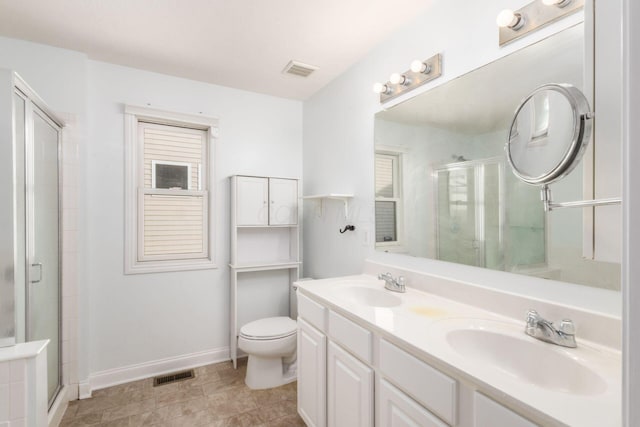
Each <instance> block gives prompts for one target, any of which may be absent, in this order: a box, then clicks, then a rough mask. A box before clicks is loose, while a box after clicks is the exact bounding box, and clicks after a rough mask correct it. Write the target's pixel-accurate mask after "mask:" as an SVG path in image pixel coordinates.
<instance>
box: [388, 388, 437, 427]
mask: <svg viewBox="0 0 640 427" xmlns="http://www.w3.org/2000/svg"><path fill="white" fill-rule="evenodd" d="M376 396H377V399H378V401H377V407H378V411H379V412H378V414H379V418H378V421H377V424H378V427H447V424H445V423H443V422H442V421H440V420H439V419H438V418H437V417H436V416H435V415H433V414H432V413H431V412H429V411H427V410H426V409H425V408H424V407H423V406H422V405H419V404H418V403H417V402H416V401H415V400H413V399H411V398H410V397H409V396H407V395H406V394H404V393H403V392H402V391H400V390H398V389H397V388H395V387H394V386H392V385H391V384H390V383H388V382H387V381H385V380H380V387H379V388H378V390H377V391H376Z"/></svg>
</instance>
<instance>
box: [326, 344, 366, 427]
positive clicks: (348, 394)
mask: <svg viewBox="0 0 640 427" xmlns="http://www.w3.org/2000/svg"><path fill="white" fill-rule="evenodd" d="M327 365H328V377H327V401H328V402H327V415H328V418H329V422H328V425H329V427H371V426H373V369H371V368H370V367H368V366H367V365H365V364H364V363H362V362H360V361H359V360H358V359H356V358H355V357H353V356H352V355H350V354H349V353H347V352H346V351H345V350H343V349H342V348H341V347H339V346H338V345H337V344H335V343H333V342H331V341H330V342H329V351H328V361H327Z"/></svg>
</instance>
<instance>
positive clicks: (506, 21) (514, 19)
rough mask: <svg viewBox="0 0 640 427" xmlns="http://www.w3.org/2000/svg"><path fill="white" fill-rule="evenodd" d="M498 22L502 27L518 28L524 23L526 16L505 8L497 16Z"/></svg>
mask: <svg viewBox="0 0 640 427" xmlns="http://www.w3.org/2000/svg"><path fill="white" fill-rule="evenodd" d="M496 24H497V25H498V27H500V28H505V27H508V28H511V29H512V30H518V29H520V28H521V27H522V25H523V24H524V18H523V17H522V15H520V14H519V13H514V12H513V10H511V9H505V10H503V11H502V12H500V13H499V14H498V16H497V17H496Z"/></svg>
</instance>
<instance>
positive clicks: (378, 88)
mask: <svg viewBox="0 0 640 427" xmlns="http://www.w3.org/2000/svg"><path fill="white" fill-rule="evenodd" d="M373 91H374V92H375V93H387V92H388V91H389V87H388V86H387V85H385V84H382V83H380V82H375V83H374V84H373Z"/></svg>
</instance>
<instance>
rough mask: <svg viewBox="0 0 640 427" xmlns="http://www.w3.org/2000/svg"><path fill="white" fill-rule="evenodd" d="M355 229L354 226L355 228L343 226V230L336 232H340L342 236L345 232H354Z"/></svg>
mask: <svg viewBox="0 0 640 427" xmlns="http://www.w3.org/2000/svg"><path fill="white" fill-rule="evenodd" d="M355 229H356V226H355V225H345V226H344V230H338V231H339V232H340V234H344V233H346V232H347V231H353V230H355Z"/></svg>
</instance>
